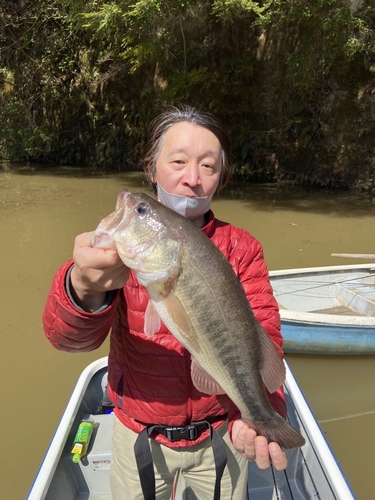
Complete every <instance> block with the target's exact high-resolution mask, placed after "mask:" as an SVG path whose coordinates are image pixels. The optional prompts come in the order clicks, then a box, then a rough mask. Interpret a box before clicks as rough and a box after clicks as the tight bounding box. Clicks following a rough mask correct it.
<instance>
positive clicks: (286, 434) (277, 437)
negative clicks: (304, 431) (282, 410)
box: [248, 417, 305, 450]
mask: <svg viewBox="0 0 375 500" xmlns="http://www.w3.org/2000/svg"><path fill="white" fill-rule="evenodd" d="M248 424H249V425H250V427H252V428H253V429H255V430H256V432H257V434H258V435H261V436H264V437H265V438H267V441H268V442H269V443H271V442H275V443H277V444H278V445H280V446H281V448H284V449H287V450H288V449H291V448H300V447H301V446H303V445H304V444H305V439H304V438H303V436H301V434H300V433H299V432H298V431H297V430H296V429H295V428H294V427H292V426H291V425H290V424H288V422H286V421H285V420H284V419H283V418H281V417H280V418H272V419H271V420H269V421H267V422H259V421H258V422H251V423H250V422H248Z"/></svg>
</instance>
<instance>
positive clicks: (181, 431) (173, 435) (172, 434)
mask: <svg viewBox="0 0 375 500" xmlns="http://www.w3.org/2000/svg"><path fill="white" fill-rule="evenodd" d="M165 433H166V438H167V439H168V441H170V442H171V443H173V442H174V441H180V440H181V439H187V440H188V441H193V440H194V439H197V437H198V429H197V428H196V426H195V425H187V426H186V427H166V428H165Z"/></svg>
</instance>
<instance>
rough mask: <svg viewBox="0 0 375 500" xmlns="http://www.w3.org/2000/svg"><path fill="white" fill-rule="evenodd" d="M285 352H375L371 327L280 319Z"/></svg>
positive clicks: (373, 334)
mask: <svg viewBox="0 0 375 500" xmlns="http://www.w3.org/2000/svg"><path fill="white" fill-rule="evenodd" d="M281 333H282V335H283V338H284V344H283V349H284V352H285V353H287V354H320V355H331V356H332V355H341V356H350V355H351V356H359V355H372V354H375V330H374V328H372V327H359V326H358V327H353V326H342V325H331V324H327V325H321V324H317V323H316V324H311V323H306V322H302V321H298V322H294V321H288V320H283V319H282V320H281Z"/></svg>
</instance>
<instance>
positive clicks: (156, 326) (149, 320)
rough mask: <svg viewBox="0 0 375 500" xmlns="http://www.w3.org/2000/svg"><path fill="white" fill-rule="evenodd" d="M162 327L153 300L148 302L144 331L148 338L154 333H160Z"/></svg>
mask: <svg viewBox="0 0 375 500" xmlns="http://www.w3.org/2000/svg"><path fill="white" fill-rule="evenodd" d="M160 327H161V319H160V317H159V315H158V313H157V312H156V309H155V307H154V304H153V303H152V302H151V300H149V301H148V304H147V307H146V312H145V323H144V331H145V334H146V335H147V337H149V338H151V337H152V336H153V335H154V333H156V332H158V331H159V330H160Z"/></svg>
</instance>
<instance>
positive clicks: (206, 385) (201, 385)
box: [191, 358, 225, 395]
mask: <svg viewBox="0 0 375 500" xmlns="http://www.w3.org/2000/svg"><path fill="white" fill-rule="evenodd" d="M191 378H192V381H193V384H194V385H195V387H196V388H197V389H198V391H200V392H203V393H204V394H214V395H219V394H225V391H224V390H223V388H222V387H221V386H220V385H219V384H218V383H217V382H216V380H214V379H213V378H212V377H211V375H209V374H208V373H207V372H206V371H205V370H203V368H202V367H201V366H200V365H199V364H198V363H197V362H196V361H195V359H194V358H193V359H192V361H191Z"/></svg>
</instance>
